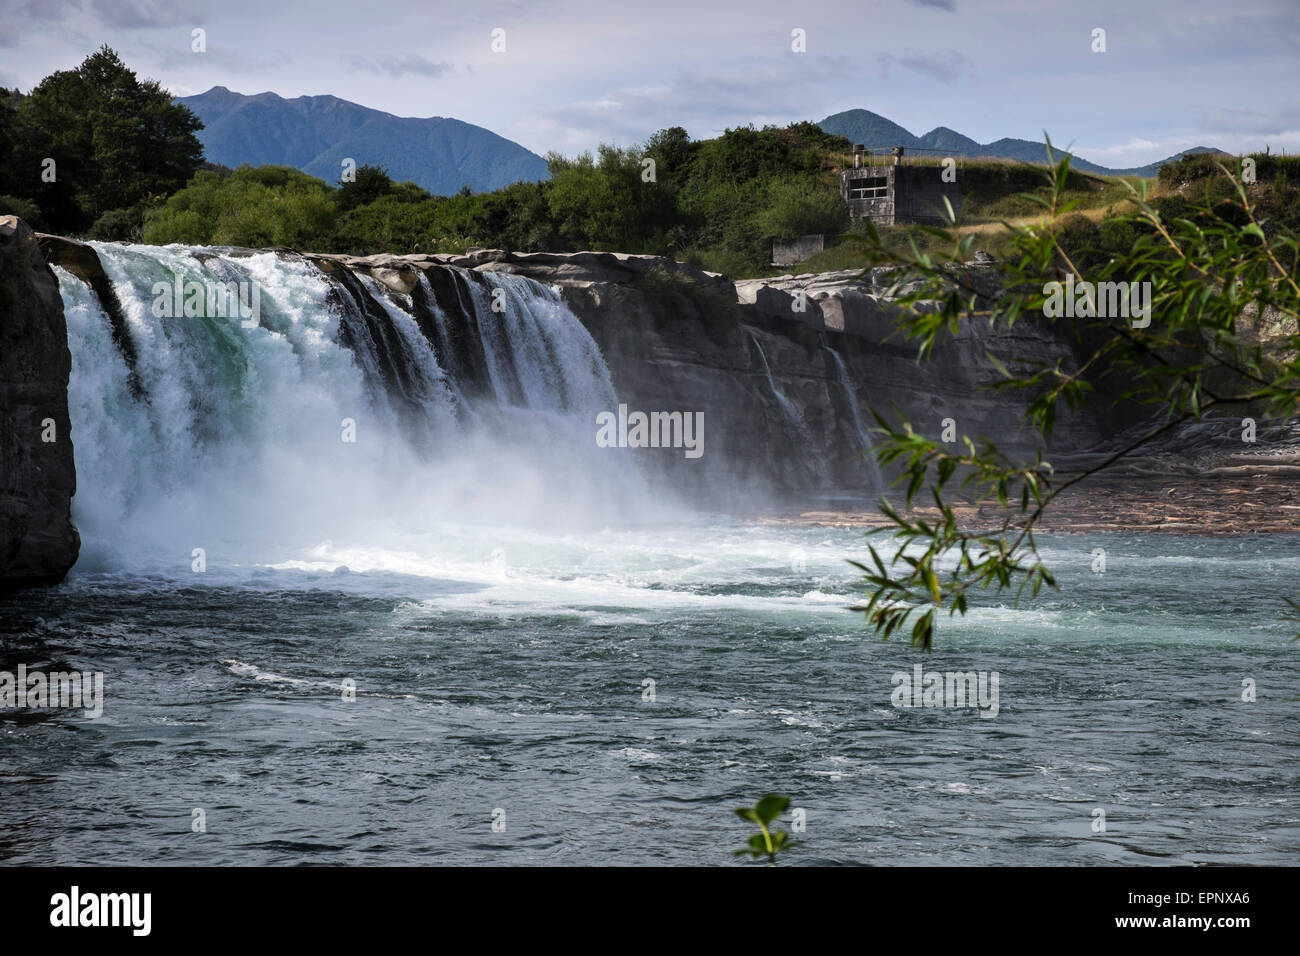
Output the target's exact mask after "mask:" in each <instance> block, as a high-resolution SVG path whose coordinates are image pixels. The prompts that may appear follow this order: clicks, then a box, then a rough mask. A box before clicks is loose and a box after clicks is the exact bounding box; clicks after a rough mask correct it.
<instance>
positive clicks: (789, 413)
mask: <svg viewBox="0 0 1300 956" xmlns="http://www.w3.org/2000/svg"><path fill="white" fill-rule="evenodd" d="M749 338H750V341H752V342H753V343H754V347H755V348H756V349H758V357H759V358H760V359H762V360H763V371H764V372H766V373H767V387H768V388H769V389H770V390H771V392H772V397H773V398H775V399H776V403H777V405H778V406H780V408H781V414H782V416H784V418H785V420H786V424H787V426H792V427H793V430H794V434H793V435H792V437H793V438H795V439H796V440H798V441H802V440H803V439H804V438H806V437H807V434H806V433H807V427H806V426H805V424H804V420H803V416H802V415H801V414H799V409H797V408H796V407H795V405H794V402H792V401H790V399H788V398H786V396H785V393H784V392H782V391H781V390H780V389H779V388H777V387H776V380H775V379H773V378H772V366H771V365H769V364H768V362H767V353H765V352H764V351H763V343H762V342H760V341H759V340H758V336H757V335H755V334H754V332H753V331H752V330H750V331H749Z"/></svg>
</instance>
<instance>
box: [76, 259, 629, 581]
mask: <svg viewBox="0 0 1300 956" xmlns="http://www.w3.org/2000/svg"><path fill="white" fill-rule="evenodd" d="M95 248H96V251H97V252H98V254H99V257H100V260H101V262H102V264H103V266H104V270H105V272H106V274H107V276H108V278H109V279H110V281H111V283H112V285H113V287H114V290H115V292H116V295H117V299H118V300H119V302H120V304H121V311H122V315H123V318H124V319H125V322H126V326H127V329H128V330H129V335H130V338H131V340H132V342H133V343H134V345H135V347H136V349H135V350H136V352H137V354H138V359H137V362H136V369H135V373H136V377H137V378H138V382H139V389H138V391H139V394H138V395H137V394H133V390H132V383H131V370H130V369H129V367H128V364H127V361H126V360H125V359H124V358H123V355H122V354H121V351H120V350H119V349H118V347H117V346H116V345H115V343H114V340H113V337H112V333H111V329H110V321H109V316H108V315H107V314H106V312H105V307H104V305H103V304H102V303H100V302H99V301H98V299H97V298H96V297H95V295H94V293H93V292H92V291H91V290H90V289H89V288H88V287H87V286H86V285H85V284H84V283H83V282H82V281H80V280H79V279H77V278H75V277H74V276H72V275H71V274H70V273H68V272H66V271H65V270H63V269H61V268H57V267H56V272H57V274H58V278H59V283H60V289H61V292H62V295H63V299H64V306H65V311H66V314H67V322H68V338H69V346H70V349H71V351H72V356H73V369H72V376H71V380H70V384H69V404H70V414H71V419H72V429H73V443H74V447H75V454H76V464H77V483H78V490H77V495H76V497H75V498H74V501H73V516H74V520H75V521H76V523H77V525H78V527H79V529H80V530H81V533H82V537H83V542H84V544H83V552H82V559H81V567H83V568H85V567H87V566H90V567H94V566H107V567H116V566H120V565H122V564H123V563H124V562H125V563H130V564H131V565H132V566H142V565H150V566H167V567H170V566H174V565H175V564H176V561H177V557H178V556H181V557H182V558H183V559H184V562H185V563H186V564H187V565H188V563H189V561H190V554H191V552H192V549H194V548H203V549H204V550H205V552H206V554H207V556H208V560H209V561H213V560H216V559H217V557H218V556H219V555H220V556H225V557H226V558H227V559H230V560H234V559H235V558H237V559H238V560H239V561H242V562H244V563H245V564H247V563H259V562H270V561H276V560H280V561H283V560H293V559H294V558H295V557H296V556H301V555H302V554H303V553H304V552H305V551H306V552H311V551H312V549H315V551H316V552H319V551H320V548H321V547H322V542H326V543H330V547H331V548H333V547H339V546H341V545H342V544H343V543H347V544H348V545H350V546H358V547H359V546H364V547H367V548H371V549H374V548H379V549H382V548H385V547H392V546H394V542H397V541H400V542H401V543H402V546H403V547H414V546H415V545H413V544H412V541H413V538H414V537H418V536H423V540H424V543H425V544H427V543H428V539H429V538H430V537H434V538H439V537H442V536H444V535H443V532H445V531H447V529H448V528H450V527H451V526H453V525H466V524H475V523H482V524H485V525H488V524H490V525H494V526H496V527H501V526H524V525H534V526H542V527H545V526H559V527H566V528H567V527H586V526H590V525H591V524H592V523H595V524H597V525H598V526H599V525H600V524H601V523H602V522H606V521H609V520H611V519H612V518H613V517H615V516H617V517H618V518H623V519H626V518H629V517H632V518H635V517H636V516H637V515H639V514H641V513H643V512H644V510H645V507H646V503H647V502H649V501H652V500H654V496H652V495H649V494H648V493H646V492H645V490H644V488H643V487H642V486H641V485H639V483H638V482H639V479H638V477H637V475H636V474H635V472H634V471H633V470H632V469H633V468H634V465H633V463H632V462H631V461H622V460H620V461H616V462H611V461H610V459H609V458H608V456H601V455H600V454H599V452H600V450H599V449H597V447H596V445H595V424H594V421H595V413H596V412H597V411H600V410H604V409H608V408H613V407H616V405H617V399H616V397H615V394H614V390H613V387H612V386H611V384H610V377H609V372H608V370H607V369H606V368H605V365H604V362H603V360H602V359H601V356H600V352H599V350H598V349H597V347H596V345H595V343H594V341H593V340H592V339H591V337H590V335H589V334H588V333H587V332H586V330H585V329H584V328H583V327H582V325H581V323H580V322H579V321H578V320H577V318H576V317H575V316H574V315H573V314H572V313H571V312H570V311H569V310H568V309H567V308H566V307H565V306H564V304H563V302H562V300H561V299H560V297H559V295H558V294H557V293H556V292H555V291H554V290H551V289H549V288H547V287H545V286H542V285H540V284H538V283H534V282H531V281H529V280H526V279H522V278H519V277H516V276H508V275H496V276H488V277H486V278H481V277H475V279H474V281H473V282H468V280H466V281H467V282H468V284H469V288H470V289H471V290H474V295H473V296H472V300H473V307H472V313H471V314H470V315H464V316H463V315H460V314H459V313H457V314H455V315H454V316H453V317H451V318H449V316H448V315H447V314H446V313H445V312H444V313H442V314H433V315H428V316H422V318H425V319H426V320H427V321H431V322H435V323H436V322H441V323H444V324H446V323H449V322H451V321H458V322H464V323H465V325H466V328H464V329H462V330H461V331H462V332H464V333H465V334H469V335H473V336H475V337H476V348H481V349H482V352H483V354H484V356H485V358H486V360H487V364H488V366H489V370H490V375H491V379H492V381H491V383H490V393H489V395H488V397H487V398H485V399H481V400H479V401H478V402H477V407H473V408H471V407H468V406H470V405H472V404H474V403H473V402H472V401H471V400H470V399H467V398H466V397H465V396H466V395H467V394H468V393H469V392H471V391H472V390H471V389H470V388H468V387H467V383H465V382H462V381H457V380H455V379H454V378H453V376H452V375H450V374H449V373H448V372H447V371H446V369H445V368H444V365H443V363H442V362H441V361H440V357H439V356H438V355H437V354H436V352H435V350H434V348H433V347H432V345H431V343H430V342H429V341H428V339H427V338H426V337H425V335H424V334H423V332H422V331H421V328H420V325H419V324H418V323H417V321H416V310H417V307H416V305H415V303H414V301H413V299H412V298H411V297H410V296H402V295H399V294H396V293H392V292H390V291H389V290H388V289H387V288H386V287H383V286H382V285H381V284H380V283H378V282H376V281H375V280H372V279H369V278H361V280H360V282H358V283H356V284H355V286H349V287H346V288H345V286H344V284H343V283H340V282H338V281H336V280H333V279H330V278H328V277H327V276H326V275H325V274H323V273H322V272H321V271H320V270H319V269H317V268H316V267H315V266H314V265H312V264H311V263H310V262H309V261H307V260H303V259H297V258H293V257H284V256H280V255H277V254H275V253H260V254H254V255H251V256H235V255H226V254H222V253H221V252H220V250H216V249H200V250H190V249H185V248H180V247H174V246H173V247H165V248H157V247H146V246H127V247H123V246H118V245H108V244H96V246H95ZM178 277H179V279H180V280H181V281H182V282H185V281H189V280H192V281H194V282H197V283H200V284H202V286H203V287H204V288H209V287H212V286H214V285H215V284H216V283H218V282H227V281H229V280H231V279H232V278H235V279H240V280H245V281H247V282H248V283H250V284H252V287H253V288H255V289H256V290H257V291H258V294H259V298H258V302H259V305H260V323H259V324H254V323H253V322H252V321H248V322H244V321H242V316H241V315H240V314H239V313H238V312H235V313H234V314H231V315H227V316H223V317H213V316H212V315H211V314H208V315H184V314H182V315H179V316H175V315H171V316H169V315H168V314H167V312H168V310H167V309H163V310H160V309H158V308H156V304H157V301H158V298H159V296H158V295H157V294H156V292H155V284H156V283H162V284H164V285H165V286H167V287H172V286H174V284H175V283H176V281H177V278H178ZM157 288H158V289H162V288H163V286H158V287H157ZM422 289H423V290H424V291H425V292H427V293H428V297H427V298H428V299H429V300H430V301H432V290H431V289H430V288H429V286H428V284H427V281H425V282H424V284H423V285H422ZM495 290H500V293H499V294H498V295H497V296H495V301H496V302H497V303H498V304H499V305H500V304H502V303H503V304H504V308H503V309H502V310H501V311H493V309H492V304H493V301H494V296H493V292H494V291H495ZM160 311H161V312H162V313H163V314H161V315H160V314H159V312H160ZM200 311H202V310H200ZM349 429H352V430H353V434H354V437H355V440H354V441H350V440H348V437H349ZM445 536H446V537H456V539H457V540H458V541H459V542H460V544H458V545H457V546H456V547H458V548H460V549H461V550H462V551H464V550H466V549H467V548H469V547H470V546H469V545H467V544H466V543H465V541H466V538H465V536H464V535H459V534H457V535H450V534H448V535H445ZM475 547H477V546H475ZM486 550H487V551H490V550H491V549H490V548H486ZM327 558H328V556H327ZM467 560H469V561H471V562H473V561H477V560H479V556H478V555H477V554H474V555H469V556H467Z"/></svg>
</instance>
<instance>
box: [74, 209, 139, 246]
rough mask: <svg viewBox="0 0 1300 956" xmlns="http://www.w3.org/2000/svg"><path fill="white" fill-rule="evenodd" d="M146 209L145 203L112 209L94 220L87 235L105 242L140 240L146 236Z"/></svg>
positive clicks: (89, 237)
mask: <svg viewBox="0 0 1300 956" xmlns="http://www.w3.org/2000/svg"><path fill="white" fill-rule="evenodd" d="M146 211H147V209H146V207H145V206H143V205H135V206H128V207H127V208H125V209H110V210H109V211H108V212H106V213H104V215H102V216H100V217H99V218H98V219H96V220H95V221H94V223H93V224H92V225H91V227H90V229H88V230H87V231H86V237H87V238H88V239H101V240H103V241H105V242H139V241H140V240H141V239H143V238H144V220H145V215H146Z"/></svg>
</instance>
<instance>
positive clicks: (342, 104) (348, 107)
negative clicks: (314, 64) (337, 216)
mask: <svg viewBox="0 0 1300 956" xmlns="http://www.w3.org/2000/svg"><path fill="white" fill-rule="evenodd" d="M176 102H177V103H181V104H183V105H185V106H188V107H189V108H190V109H191V110H193V111H194V112H195V114H197V115H198V117H199V119H201V120H202V121H203V125H204V129H203V130H202V131H200V132H199V134H198V138H199V141H200V142H202V143H203V150H204V153H205V155H206V158H207V160H208V161H209V162H212V163H221V164H222V165H224V166H238V165H240V164H241V163H248V164H250V165H252V166H260V165H263V164H266V163H274V164H276V165H281V166H293V167H296V168H297V169H301V170H302V171H303V172H305V173H310V174H311V175H313V176H319V177H320V178H321V179H324V180H325V181H326V182H328V183H331V184H333V183H336V182H337V181H338V178H339V175H340V173H341V172H342V169H343V167H342V163H343V160H344V159H348V158H351V159H354V160H356V163H357V165H358V166H361V165H364V164H367V163H369V164H371V165H379V166H383V167H385V168H386V169H387V170H388V173H389V175H391V176H392V177H393V178H394V179H395V180H398V181H399V182H400V181H402V180H407V179H409V180H412V181H413V182H415V183H417V184H419V185H420V186H423V187H424V188H425V189H427V190H429V192H431V193H434V194H435V195H450V194H452V193H454V192H456V191H457V190H458V189H460V188H461V186H465V185H468V186H469V187H470V188H471V189H473V190H475V191H476V192H484V191H489V190H493V189H499V188H501V187H502V186H508V185H509V184H510V183H513V182H518V181H519V180H540V179H545V178H547V171H546V161H545V160H543V159H542V158H541V157H540V156H538V155H537V154H536V153H532V152H529V151H528V150H526V149H524V147H522V146H520V145H519V144H518V143H513V142H511V141H510V140H508V139H505V138H504V137H501V136H498V135H497V134H496V133H493V132H492V131H491V130H486V129H483V128H482V127H481V126H473V125H471V124H469V123H463V122H461V121H460V120H457V119H449V118H445V117H441V116H434V117H430V118H428V119H413V118H408V117H401V116H394V115H393V114H391V113H384V112H381V111H380V110H374V109H370V108H369V107H365V106H360V105H358V104H356V103H349V102H348V101H347V100H341V99H339V98H338V97H336V96H298V97H295V98H293V99H285V98H284V97H281V96H277V95H276V94H275V93H258V94H255V95H252V96H246V95H244V94H242V93H233V92H231V91H230V90H228V89H226V88H225V87H224V86H214V87H213V88H212V89H210V90H208V91H207V92H206V93H199V94H197V95H195V96H182V97H180V98H178V99H177V100H176Z"/></svg>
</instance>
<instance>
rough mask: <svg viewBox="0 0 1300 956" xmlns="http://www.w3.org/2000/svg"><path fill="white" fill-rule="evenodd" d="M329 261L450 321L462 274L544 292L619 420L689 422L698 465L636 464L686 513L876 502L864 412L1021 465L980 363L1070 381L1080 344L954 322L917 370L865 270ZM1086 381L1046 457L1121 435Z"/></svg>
mask: <svg viewBox="0 0 1300 956" xmlns="http://www.w3.org/2000/svg"><path fill="white" fill-rule="evenodd" d="M330 258H333V259H336V260H337V261H339V262H340V263H343V264H346V265H347V266H348V268H350V269H353V270H357V271H365V272H368V273H369V274H370V275H372V276H374V277H375V278H377V279H380V280H381V281H383V282H385V283H386V284H388V285H389V286H390V287H391V288H393V289H394V290H396V291H402V292H405V291H407V290H408V289H409V287H410V285H411V282H412V281H413V280H412V278H411V270H420V271H423V272H424V273H425V275H426V276H427V277H428V278H429V281H430V284H431V286H432V288H433V289H434V290H435V293H436V295H437V297H438V300H439V302H441V303H443V306H444V308H450V309H451V310H453V311H454V310H455V302H456V294H455V289H456V286H457V283H463V282H465V281H467V274H468V277H469V278H472V276H473V273H475V272H489V271H498V272H510V273H514V274H517V275H521V276H524V277H527V278H530V279H533V280H535V281H538V282H542V283H546V284H549V285H553V286H555V287H557V288H559V290H560V292H561V294H562V295H563V297H564V299H565V301H566V303H567V304H568V305H569V307H570V308H571V309H572V310H573V312H574V313H575V314H576V315H577V316H578V318H579V319H580V320H581V321H582V323H583V324H584V325H585V326H586V328H587V330H588V331H589V332H590V333H591V335H592V337H593V338H594V339H595V340H596V343H597V344H598V345H599V346H600V350H601V353H602V355H603V356H604V359H605V362H606V364H607V365H608V366H609V369H610V373H611V376H612V378H613V381H614V387H615V389H616V390H617V392H618V395H619V400H620V402H622V403H624V404H626V405H627V406H628V409H629V412H630V411H642V412H647V413H649V412H673V411H681V412H703V413H704V423H705V425H704V431H705V453H704V455H703V456H702V457H700V458H697V459H691V460H688V459H686V458H685V457H684V456H683V455H681V454H680V453H674V452H673V451H671V450H666V449H646V450H643V461H644V462H645V464H646V466H647V468H648V469H649V470H650V471H651V472H657V473H658V474H659V475H660V477H662V478H664V479H665V480H667V481H668V482H669V483H670V484H671V485H672V487H674V488H675V489H677V490H679V491H681V492H683V493H685V494H686V495H687V497H689V498H690V499H692V500H694V501H695V502H697V503H699V504H702V505H705V506H716V507H718V508H723V509H728V510H730V509H731V508H733V507H735V506H736V505H737V504H738V503H739V502H746V503H749V504H752V505H753V506H755V507H759V508H763V507H770V506H772V505H774V504H791V503H802V504H811V503H813V502H817V501H828V500H834V501H839V502H842V503H848V502H851V501H852V500H853V499H858V500H859V501H860V502H861V501H865V500H868V499H874V497H875V494H876V492H878V491H879V490H880V486H881V483H882V479H881V476H880V474H879V473H878V472H877V471H876V469H875V468H874V467H873V466H872V464H871V463H870V461H869V460H868V459H867V457H866V456H865V455H864V454H863V449H864V448H865V446H866V442H867V441H868V440H869V439H870V437H871V435H870V431H869V430H870V429H873V428H874V427H875V422H874V420H873V418H872V417H871V409H873V408H874V409H876V410H878V411H880V412H881V413H882V414H884V415H885V416H886V417H887V418H890V419H893V420H899V419H903V420H906V421H908V422H910V423H911V425H912V427H913V428H914V430H916V431H918V432H921V433H922V434H926V435H930V436H932V437H935V438H939V437H941V435H942V432H943V430H944V425H945V420H946V419H952V424H953V427H954V429H955V432H956V434H957V435H958V436H966V435H969V436H970V437H971V438H972V439H974V440H976V441H977V442H978V441H979V440H980V439H989V440H992V441H993V442H995V443H996V444H997V445H998V447H999V448H1001V449H1002V450H1003V451H1004V452H1007V453H1009V454H1012V455H1016V456H1025V455H1028V456H1032V454H1033V452H1034V450H1035V449H1036V448H1037V447H1039V444H1040V442H1039V441H1038V438H1037V436H1036V435H1035V434H1034V433H1033V432H1032V431H1031V430H1028V429H1026V428H1025V427H1024V426H1023V424H1022V420H1023V409H1022V407H1021V406H1020V405H1019V403H1017V402H1016V400H1015V399H1014V397H1012V396H1009V395H1007V394H1006V393H994V392H990V391H987V390H985V388H984V387H985V386H988V385H991V384H993V383H994V382H996V381H997V380H998V377H999V376H998V373H997V371H996V369H995V368H994V366H993V365H992V364H991V363H990V362H989V360H988V358H987V356H986V353H989V352H992V353H993V354H995V355H998V356H999V357H1000V358H1002V359H1003V360H1007V361H1009V360H1011V359H1013V358H1019V359H1021V360H1026V361H1031V362H1034V361H1045V362H1049V363H1055V362H1056V361H1057V360H1058V359H1059V360H1061V362H1062V364H1063V366H1064V367H1071V366H1072V365H1074V364H1075V363H1076V361H1077V360H1078V357H1079V356H1080V355H1081V354H1083V351H1082V350H1083V349H1084V348H1085V347H1087V346H1089V344H1090V343H1088V342H1084V343H1080V342H1077V341H1075V340H1074V339H1073V338H1071V337H1069V336H1068V335H1066V334H1065V330H1064V329H1062V328H1061V327H1059V326H1057V327H1053V326H1052V325H1051V324H1050V323H1047V322H1042V323H1036V322H1034V321H1033V320H1032V317H1027V318H1026V319H1024V320H1022V321H1021V322H1019V323H1017V325H1016V326H1015V327H1014V328H1012V329H1011V330H1006V329H1001V330H992V329H990V328H989V327H988V325H987V324H985V323H980V322H966V323H963V326H962V328H961V331H960V332H959V333H958V334H957V335H956V336H952V337H945V338H944V339H942V340H941V342H940V344H939V345H938V346H937V347H936V348H935V350H934V353H933V355H932V357H931V358H930V360H929V361H926V362H918V361H917V358H916V348H915V346H914V345H912V344H909V343H908V342H906V341H905V340H903V339H902V338H901V337H900V336H898V335H897V334H896V332H895V326H894V315H893V310H892V308H891V306H890V302H889V299H888V297H887V295H886V289H887V286H888V280H887V278H886V277H885V276H884V275H881V274H875V273H871V274H868V275H867V276H866V277H861V276H860V275H859V273H857V272H856V271H846V272H839V273H822V274H815V275H803V276H782V277H779V278H775V279H753V280H743V281H740V282H732V281H730V280H728V279H727V278H726V277H724V276H720V275H717V274H715V273H707V272H702V271H701V270H699V269H696V268H693V267H691V266H688V265H685V264H682V263H678V262H675V261H673V260H671V259H664V258H660V257H656V256H639V255H626V254H621V253H608V252H579V253H569V254H563V253H513V252H505V251H502V250H499V249H472V250H470V251H469V252H468V253H467V254H465V255H460V256H456V255H440V256H431V255H425V256H371V257H366V258H351V257H346V256H339V257H330ZM992 265H993V264H992V263H990V262H987V261H981V260H979V259H977V260H975V261H973V262H972V263H970V264H968V266H967V270H968V272H969V275H968V276H967V281H968V282H970V283H972V284H973V285H975V286H976V287H978V288H983V286H982V285H981V284H980V283H985V284H987V285H988V286H989V288H990V290H992V289H994V288H996V283H995V282H994V281H993V273H992V271H991V270H992ZM1091 344H1095V343H1091ZM1098 384H1099V392H1098V400H1097V402H1096V403H1095V404H1093V405H1091V406H1088V407H1085V408H1082V409H1080V410H1078V411H1077V412H1074V413H1066V414H1063V415H1062V417H1061V418H1060V419H1059V420H1058V422H1057V426H1056V431H1055V434H1054V436H1053V441H1052V444H1051V445H1050V446H1049V448H1048V449H1047V450H1049V451H1055V452H1058V453H1059V452H1081V451H1085V450H1088V449H1091V448H1095V447H1097V446H1099V445H1103V444H1105V443H1106V442H1107V440H1108V438H1109V437H1110V435H1112V434H1113V433H1114V432H1116V431H1118V430H1121V429H1122V428H1124V427H1126V426H1129V425H1132V424H1133V420H1132V418H1131V417H1126V413H1125V412H1124V410H1123V409H1119V410H1116V409H1115V408H1113V406H1112V402H1111V398H1112V397H1113V395H1112V394H1110V393H1109V392H1108V391H1107V388H1106V387H1105V384H1104V383H1098ZM1110 391H1111V392H1113V391H1114V389H1113V388H1112V389H1111V390H1110ZM611 411H612V409H611ZM889 478H890V476H889V474H888V472H886V474H885V475H884V481H885V482H887V481H888V480H889Z"/></svg>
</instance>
